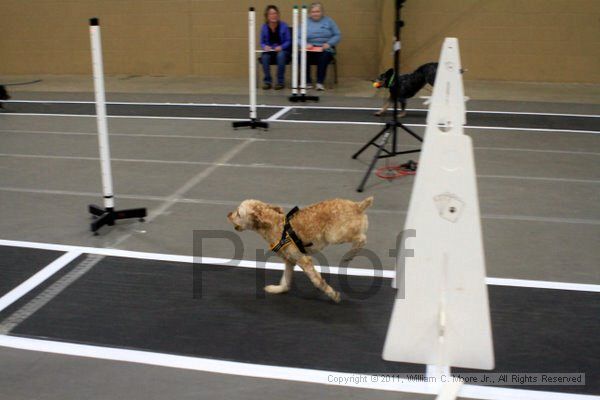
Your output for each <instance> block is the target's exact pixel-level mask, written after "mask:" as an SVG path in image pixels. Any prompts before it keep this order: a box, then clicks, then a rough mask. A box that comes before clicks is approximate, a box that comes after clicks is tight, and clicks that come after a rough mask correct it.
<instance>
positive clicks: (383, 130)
mask: <svg viewBox="0 0 600 400" xmlns="http://www.w3.org/2000/svg"><path fill="white" fill-rule="evenodd" d="M388 128H389V126H388V124H385V127H384V128H383V129H382V130H381V131H380V132H379V133H378V134H377V135H375V136H373V139H371V140H369V141H368V142H367V144H365V145H364V146H363V147H361V148H360V150H358V151H357V152H356V153H354V155H352V159H353V160H356V157H358V156H359V155H360V153H362V152H363V151H365V150H366V148H367V147H369V146H370V145H372V144H373V143H375V141H377V139H379V138H380V137H381V135H383V134H384V133H385V132H386V131H387V130H388Z"/></svg>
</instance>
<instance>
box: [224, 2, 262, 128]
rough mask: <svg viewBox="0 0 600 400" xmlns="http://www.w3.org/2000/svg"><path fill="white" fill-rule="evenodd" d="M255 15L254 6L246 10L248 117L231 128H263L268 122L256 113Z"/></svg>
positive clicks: (234, 123)
mask: <svg viewBox="0 0 600 400" xmlns="http://www.w3.org/2000/svg"><path fill="white" fill-rule="evenodd" d="M255 25H256V16H255V12H254V7H250V9H249V11H248V91H249V93H250V119H249V120H248V121H234V122H233V123H232V125H233V129H237V128H242V127H246V128H252V129H256V128H263V129H268V128H269V124H268V123H267V122H263V121H261V120H259V119H258V114H257V113H256V49H255V46H256V36H255V35H256V32H255Z"/></svg>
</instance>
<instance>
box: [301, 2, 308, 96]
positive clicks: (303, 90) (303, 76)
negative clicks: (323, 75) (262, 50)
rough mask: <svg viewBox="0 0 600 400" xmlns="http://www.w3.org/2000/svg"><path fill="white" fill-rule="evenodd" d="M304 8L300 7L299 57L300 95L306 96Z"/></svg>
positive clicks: (305, 24)
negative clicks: (300, 33)
mask: <svg viewBox="0 0 600 400" xmlns="http://www.w3.org/2000/svg"><path fill="white" fill-rule="evenodd" d="M306 16H307V12H306V6H302V38H301V43H300V44H301V46H302V54H301V56H300V94H302V95H306V28H307V22H306Z"/></svg>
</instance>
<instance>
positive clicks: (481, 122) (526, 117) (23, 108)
mask: <svg viewBox="0 0 600 400" xmlns="http://www.w3.org/2000/svg"><path fill="white" fill-rule="evenodd" d="M5 108H6V111H7V112H9V113H10V112H14V113H31V114H57V115H61V114H70V115H95V105H94V104H93V103H68V102H65V103H28V102H16V103H7V104H6V105H5ZM282 108H283V107H281V108H267V107H258V116H259V118H261V119H267V118H269V117H270V116H272V115H273V114H275V113H277V112H278V111H280V110H281V109H282ZM373 112H374V111H373V110H360V109H329V108H296V109H293V110H291V111H288V112H287V113H285V114H284V115H283V116H281V117H280V118H279V119H281V120H296V121H340V122H342V121H345V122H380V123H385V122H387V121H388V120H389V119H390V118H391V114H390V113H389V112H388V114H387V115H386V116H383V117H375V116H374V115H373ZM107 113H108V115H114V116H145V117H191V118H194V117H196V118H235V119H241V120H243V119H247V118H248V107H222V106H212V105H211V106H194V105H169V104H157V105H146V104H110V103H109V104H107ZM426 115H427V111H425V110H423V111H421V110H415V111H409V112H408V113H407V115H406V117H404V118H402V119H401V120H400V122H402V123H404V124H421V125H423V124H425V118H426ZM467 125H468V126H482V127H506V128H515V129H518V128H530V129H563V130H582V131H594V132H599V133H600V118H593V117H586V116H581V117H580V116H558V115H534V114H510V113H481V112H477V113H475V112H468V113H467Z"/></svg>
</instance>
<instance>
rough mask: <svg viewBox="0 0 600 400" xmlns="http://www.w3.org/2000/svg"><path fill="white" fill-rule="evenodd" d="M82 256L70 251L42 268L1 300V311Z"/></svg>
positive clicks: (78, 252)
mask: <svg viewBox="0 0 600 400" xmlns="http://www.w3.org/2000/svg"><path fill="white" fill-rule="evenodd" d="M81 254H82V253H81V252H80V251H68V252H67V253H65V254H63V255H61V256H60V257H58V258H57V259H56V260H54V261H52V262H51V263H50V264H48V265H47V266H45V267H44V268H42V269H41V270H40V271H38V272H36V273H35V274H34V275H32V276H31V277H30V278H29V279H27V280H26V281H25V282H23V283H21V284H20V285H19V286H17V287H15V288H14V289H12V290H11V291H10V292H8V293H7V294H5V295H4V296H2V297H1V298H0V311H2V310H4V309H5V308H6V307H8V306H10V305H11V304H12V303H14V302H15V301H17V300H19V299H20V298H21V297H23V296H24V295H26V294H27V293H28V292H30V291H31V290H33V289H35V288H36V287H37V286H38V285H40V284H41V283H42V282H44V281H45V280H46V279H48V278H50V277H51V276H52V275H54V274H55V273H57V272H58V271H60V270H61V269H62V268H63V267H65V266H66V265H67V264H69V263H70V262H71V261H73V260H74V259H76V258H77V257H79V256H80V255H81Z"/></svg>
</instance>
